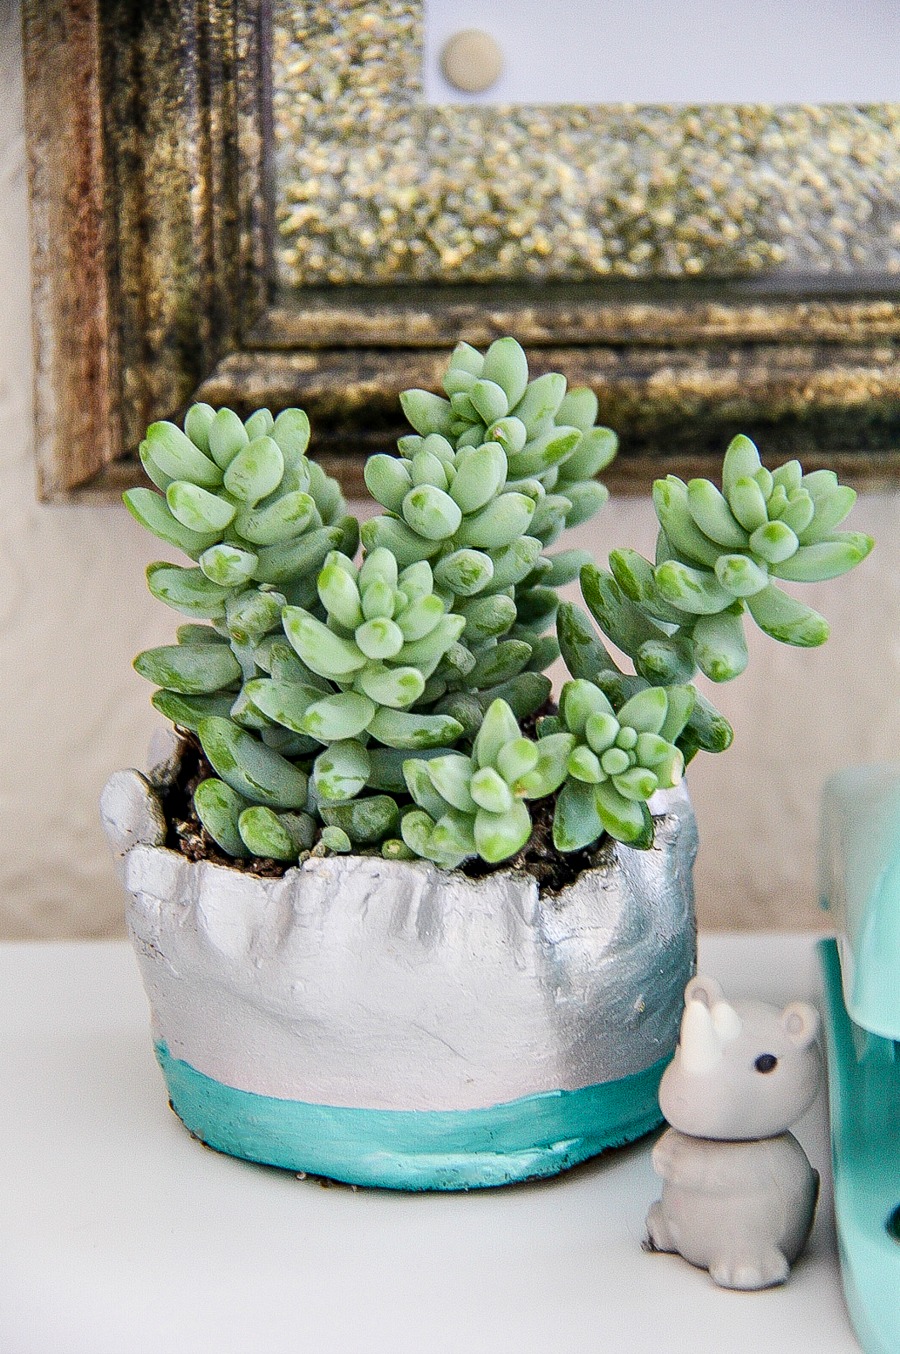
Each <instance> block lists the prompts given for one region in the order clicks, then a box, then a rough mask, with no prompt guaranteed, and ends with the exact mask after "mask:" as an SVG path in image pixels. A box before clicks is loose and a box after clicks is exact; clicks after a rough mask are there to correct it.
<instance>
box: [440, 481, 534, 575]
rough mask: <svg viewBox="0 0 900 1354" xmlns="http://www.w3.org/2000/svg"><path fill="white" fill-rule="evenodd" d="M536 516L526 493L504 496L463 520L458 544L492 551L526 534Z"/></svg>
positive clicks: (458, 535)
mask: <svg viewBox="0 0 900 1354" xmlns="http://www.w3.org/2000/svg"><path fill="white" fill-rule="evenodd" d="M533 515H534V502H533V500H532V499H530V498H527V497H526V496H525V495H524V494H513V493H504V494H500V495H499V497H498V498H495V499H493V500H492V502H490V503H488V505H487V507H485V508H482V509H481V510H480V511H479V512H476V513H472V514H470V516H468V517H466V518H464V519H463V522H462V525H461V526H460V528H459V530H458V531H457V533H456V542H457V544H459V545H472V546H475V547H476V549H480V550H491V551H493V550H496V549H498V548H499V547H501V546H504V545H511V544H512V542H513V541H515V540H516V539H517V538H518V537H519V536H523V535H525V534H526V532H527V531H528V526H529V523H530V522H531V519H532V517H533ZM495 582H496V568H495Z"/></svg>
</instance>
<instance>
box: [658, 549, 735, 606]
mask: <svg viewBox="0 0 900 1354" xmlns="http://www.w3.org/2000/svg"><path fill="white" fill-rule="evenodd" d="M656 585H657V587H658V588H659V590H660V592H661V593H662V595H663V597H664V598H665V600H666V601H667V602H671V603H672V605H673V606H677V607H678V608H679V609H680V610H682V611H685V612H687V614H688V615H690V616H710V615H714V614H715V613H716V612H717V611H724V609H725V607H727V606H731V604H732V602H733V601H734V598H733V597H732V595H731V593H730V592H726V591H725V589H724V588H723V587H722V585H721V583H720V582H719V580H718V579H717V578H716V576H715V574H714V573H712V572H711V571H710V570H708V569H693V568H691V566H690V565H689V564H681V563H680V562H679V561H678V560H672V559H670V560H666V562H665V564H660V565H657V568H656Z"/></svg>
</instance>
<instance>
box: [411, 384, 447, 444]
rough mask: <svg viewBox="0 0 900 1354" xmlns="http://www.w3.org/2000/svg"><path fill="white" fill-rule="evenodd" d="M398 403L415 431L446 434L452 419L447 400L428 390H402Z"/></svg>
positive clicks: (425, 433)
mask: <svg viewBox="0 0 900 1354" xmlns="http://www.w3.org/2000/svg"><path fill="white" fill-rule="evenodd" d="M400 404H401V406H402V408H403V412H404V414H405V415H406V417H407V419H408V421H409V422H410V423H411V424H412V426H413V427H414V428H415V430H416V432H417V433H422V434H423V435H427V434H428V433H441V434H442V436H447V435H448V434H449V432H450V424H451V422H452V419H453V410H452V408H451V406H450V402H449V400H443V399H441V397H440V395H433V394H432V393H431V392H430V391H428V390H404V391H401V394H400Z"/></svg>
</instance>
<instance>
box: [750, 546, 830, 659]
mask: <svg viewBox="0 0 900 1354" xmlns="http://www.w3.org/2000/svg"><path fill="white" fill-rule="evenodd" d="M812 548H813V547H810V549H812ZM747 606H748V608H749V611H750V614H751V616H752V617H753V619H754V620H755V621H756V624H757V625H758V626H759V628H760V630H763V631H765V633H766V634H767V635H770V636H771V637H772V639H777V640H779V641H780V642H781V643H782V644H793V645H796V646H797V647H799V648H803V649H812V648H816V647H817V646H818V645H819V644H824V643H825V641H826V639H827V638H828V622H827V621H826V619H825V617H824V616H822V615H820V614H819V612H818V611H813V609H812V607H808V606H806V605H805V604H804V603H803V602H799V601H798V600H797V599H796V598H795V597H789V596H788V594H787V593H786V592H782V591H781V589H780V588H776V587H775V586H774V584H770V585H769V586H768V587H767V588H766V589H765V591H764V592H758V593H757V594H756V595H755V597H750V598H748V599H747Z"/></svg>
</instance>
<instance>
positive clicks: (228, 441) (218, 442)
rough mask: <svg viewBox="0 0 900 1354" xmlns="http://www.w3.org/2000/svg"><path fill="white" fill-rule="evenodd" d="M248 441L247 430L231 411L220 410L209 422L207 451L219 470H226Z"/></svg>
mask: <svg viewBox="0 0 900 1354" xmlns="http://www.w3.org/2000/svg"><path fill="white" fill-rule="evenodd" d="M249 441H250V437H249V435H248V433H247V429H246V428H245V427H244V425H243V423H242V422H241V420H240V419H239V418H238V416H237V414H235V413H234V412H233V411H232V410H231V409H220V410H219V411H218V413H216V414H214V416H213V418H212V419H211V420H210V421H209V426H208V429H207V442H208V450H209V454H210V456H211V457H212V458H213V460H214V461H215V463H216V465H217V466H218V467H219V469H220V470H227V469H228V467H229V466H230V465H231V462H232V461H233V460H234V458H235V456H237V454H238V452H239V451H242V450H243V448H244V447H245V446H246V445H247V443H248V442H249ZM220 482H221V480H220Z"/></svg>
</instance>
